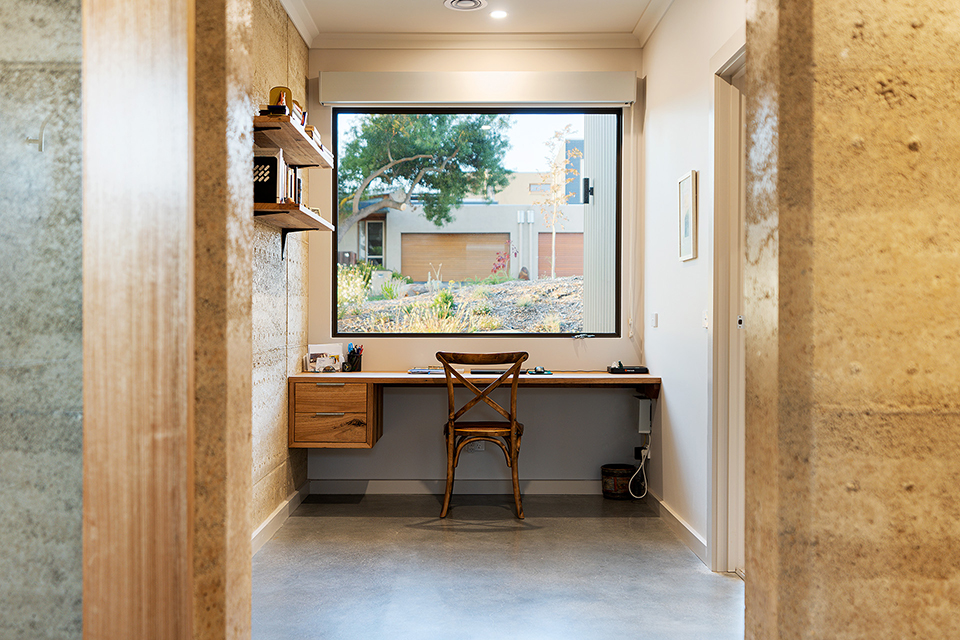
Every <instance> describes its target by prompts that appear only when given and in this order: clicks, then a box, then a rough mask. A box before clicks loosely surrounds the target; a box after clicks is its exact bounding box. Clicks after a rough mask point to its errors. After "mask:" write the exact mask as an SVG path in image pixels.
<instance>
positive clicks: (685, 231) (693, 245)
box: [678, 171, 697, 261]
mask: <svg viewBox="0 0 960 640" xmlns="http://www.w3.org/2000/svg"><path fill="white" fill-rule="evenodd" d="M678 184H679V196H680V197H679V202H680V218H679V220H680V260H681V261H687V260H693V259H694V258H696V257H697V172H696V171H691V172H690V173H688V174H686V175H685V176H683V177H682V178H680V182H679V183H678Z"/></svg>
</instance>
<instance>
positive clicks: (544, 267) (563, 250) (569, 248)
mask: <svg viewBox="0 0 960 640" xmlns="http://www.w3.org/2000/svg"><path fill="white" fill-rule="evenodd" d="M550 235H551V234H550V233H543V232H541V233H540V237H539V240H538V243H537V248H538V254H537V255H539V257H540V259H539V261H538V262H539V264H538V266H539V268H538V269H537V273H538V274H539V276H540V277H541V278H549V277H550V245H551V243H552V240H551V239H550ZM582 275H583V234H582V233H572V232H566V233H558V234H557V277H558V278H562V277H564V276H582Z"/></svg>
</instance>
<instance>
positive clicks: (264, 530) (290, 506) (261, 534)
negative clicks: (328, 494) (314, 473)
mask: <svg viewBox="0 0 960 640" xmlns="http://www.w3.org/2000/svg"><path fill="white" fill-rule="evenodd" d="M308 495H310V483H309V482H304V483H303V486H302V487H300V488H299V489H298V490H297V491H294V492H293V493H291V494H290V495H289V496H287V499H286V500H284V501H283V502H281V503H280V506H279V507H277V508H276V509H274V510H273V513H271V514H270V515H269V516H268V517H267V519H266V520H264V521H263V522H262V523H261V524H260V526H259V527H257V529H256V531H254V532H253V539H252V540H251V544H252V547H253V551H252V553H253V555H256V553H257V551H259V550H260V547H262V546H263V545H264V544H266V542H267V540H269V539H270V538H272V537H273V534H275V533H276V532H277V531H279V530H280V527H282V526H283V523H284V522H286V520H287V518H289V517H290V514H291V513H293V512H294V511H295V510H296V508H297V507H299V506H300V503H301V502H303V500H304V498H306V497H307V496H308Z"/></svg>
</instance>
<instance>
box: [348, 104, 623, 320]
mask: <svg viewBox="0 0 960 640" xmlns="http://www.w3.org/2000/svg"><path fill="white" fill-rule="evenodd" d="M621 131H622V126H621V111H620V110H619V109H580V110H570V109H557V110H549V111H544V110H538V111H534V110H510V111H492V110H473V111H465V110H436V109H434V110H429V111H428V110H393V111H371V110H356V109H342V108H335V109H334V111H333V133H334V144H335V148H336V152H337V153H336V157H337V166H336V172H335V176H336V189H335V194H336V195H335V198H336V200H335V203H334V206H335V208H336V210H337V211H338V216H337V233H336V243H337V247H336V250H335V251H334V252H333V254H334V256H336V262H337V264H336V265H335V267H336V268H335V269H334V274H335V275H334V280H335V281H334V287H333V289H334V295H335V301H336V304H335V314H336V318H335V319H334V322H335V329H334V334H335V335H338V336H360V335H369V334H388V335H404V336H416V335H436V334H445V335H463V334H470V335H506V334H509V335H516V334H537V335H546V336H570V335H574V334H581V333H586V334H593V335H598V336H603V335H606V336H615V335H619V333H620V327H619V316H620V299H619V294H620V241H619V237H620V148H621Z"/></svg>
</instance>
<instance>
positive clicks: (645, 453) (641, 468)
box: [627, 435, 650, 500]
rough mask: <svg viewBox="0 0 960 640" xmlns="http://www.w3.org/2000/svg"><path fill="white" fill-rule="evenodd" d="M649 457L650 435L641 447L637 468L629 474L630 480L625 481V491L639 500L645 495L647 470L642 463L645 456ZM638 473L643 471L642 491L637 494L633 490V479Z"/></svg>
mask: <svg viewBox="0 0 960 640" xmlns="http://www.w3.org/2000/svg"><path fill="white" fill-rule="evenodd" d="M648 457H650V436H649V435H648V436H647V444H646V445H645V446H644V447H643V454H642V455H641V456H640V466H639V467H637V470H636V471H634V472H633V475H632V476H630V481H629V482H628V483H627V491H629V492H630V495H631V496H633V497H634V498H636V499H637V500H639V499H640V498H644V497H646V495H647V470H646V469H645V468H644V465H645V464H646V462H647V458H648ZM638 473H643V493H641V494H640V495H637V494H635V493H634V492H633V480H634V478H636V477H637V474H638Z"/></svg>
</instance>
